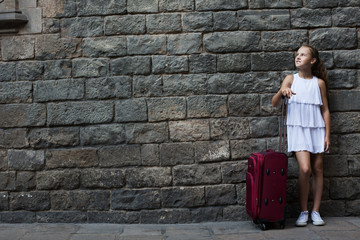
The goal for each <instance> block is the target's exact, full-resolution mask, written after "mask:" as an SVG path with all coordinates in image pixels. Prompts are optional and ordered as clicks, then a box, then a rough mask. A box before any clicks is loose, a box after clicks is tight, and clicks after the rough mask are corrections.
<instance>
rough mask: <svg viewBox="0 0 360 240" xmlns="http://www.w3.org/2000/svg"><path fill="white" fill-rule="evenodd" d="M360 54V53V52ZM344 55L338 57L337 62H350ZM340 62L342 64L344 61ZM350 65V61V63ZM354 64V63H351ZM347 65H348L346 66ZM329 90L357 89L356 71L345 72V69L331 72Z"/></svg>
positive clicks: (329, 73)
mask: <svg viewBox="0 0 360 240" xmlns="http://www.w3.org/2000/svg"><path fill="white" fill-rule="evenodd" d="M359 53H360V52H359ZM343 56H344V55H342V56H341V57H340V56H337V60H339V58H341V60H345V61H346V60H348V59H346V58H345V57H344V58H343ZM341 60H340V61H339V62H342V61H341ZM349 63H350V61H349ZM350 64H354V63H350ZM344 65H346V64H344ZM328 75H329V79H330V80H329V88H330V89H344V88H345V89H351V88H355V86H356V81H357V72H356V71H355V70H345V69H336V70H329V71H328Z"/></svg>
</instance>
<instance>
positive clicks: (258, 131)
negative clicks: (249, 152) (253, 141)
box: [250, 117, 279, 138]
mask: <svg viewBox="0 0 360 240" xmlns="http://www.w3.org/2000/svg"><path fill="white" fill-rule="evenodd" d="M250 135H251V136H252V137H255V138H257V137H273V136H278V135H279V120H278V117H267V118H251V119H250Z"/></svg>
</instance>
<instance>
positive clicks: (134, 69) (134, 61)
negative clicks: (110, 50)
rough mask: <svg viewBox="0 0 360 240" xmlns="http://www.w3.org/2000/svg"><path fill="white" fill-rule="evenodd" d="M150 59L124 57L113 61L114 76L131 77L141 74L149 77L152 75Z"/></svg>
mask: <svg viewBox="0 0 360 240" xmlns="http://www.w3.org/2000/svg"><path fill="white" fill-rule="evenodd" d="M150 60H151V59H150V57H148V56H136V57H124V58H118V59H115V60H113V61H111V66H110V67H111V74H112V75H130V74H141V75H147V74H150V73H151V65H150Z"/></svg>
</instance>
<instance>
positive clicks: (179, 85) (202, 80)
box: [162, 74, 207, 96]
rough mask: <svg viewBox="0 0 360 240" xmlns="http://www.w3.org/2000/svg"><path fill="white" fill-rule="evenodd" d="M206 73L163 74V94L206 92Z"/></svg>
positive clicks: (175, 94) (182, 94)
mask: <svg viewBox="0 0 360 240" xmlns="http://www.w3.org/2000/svg"><path fill="white" fill-rule="evenodd" d="M206 82H207V77H206V76H205V74H186V75H182V74H175V75H164V76H163V84H162V86H163V95H165V96H184V95H199V94H206V93H207V88H206Z"/></svg>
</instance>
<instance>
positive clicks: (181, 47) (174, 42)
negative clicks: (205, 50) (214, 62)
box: [167, 33, 202, 55]
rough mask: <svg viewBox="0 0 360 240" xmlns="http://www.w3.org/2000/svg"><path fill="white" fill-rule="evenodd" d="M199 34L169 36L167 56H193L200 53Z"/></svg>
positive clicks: (200, 42) (200, 38) (200, 37)
mask: <svg viewBox="0 0 360 240" xmlns="http://www.w3.org/2000/svg"><path fill="white" fill-rule="evenodd" d="M201 46H202V36H201V33H186V34H171V35H168V39H167V50H168V53H169V54H172V55H177V54H195V53H200V52H201Z"/></svg>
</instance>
